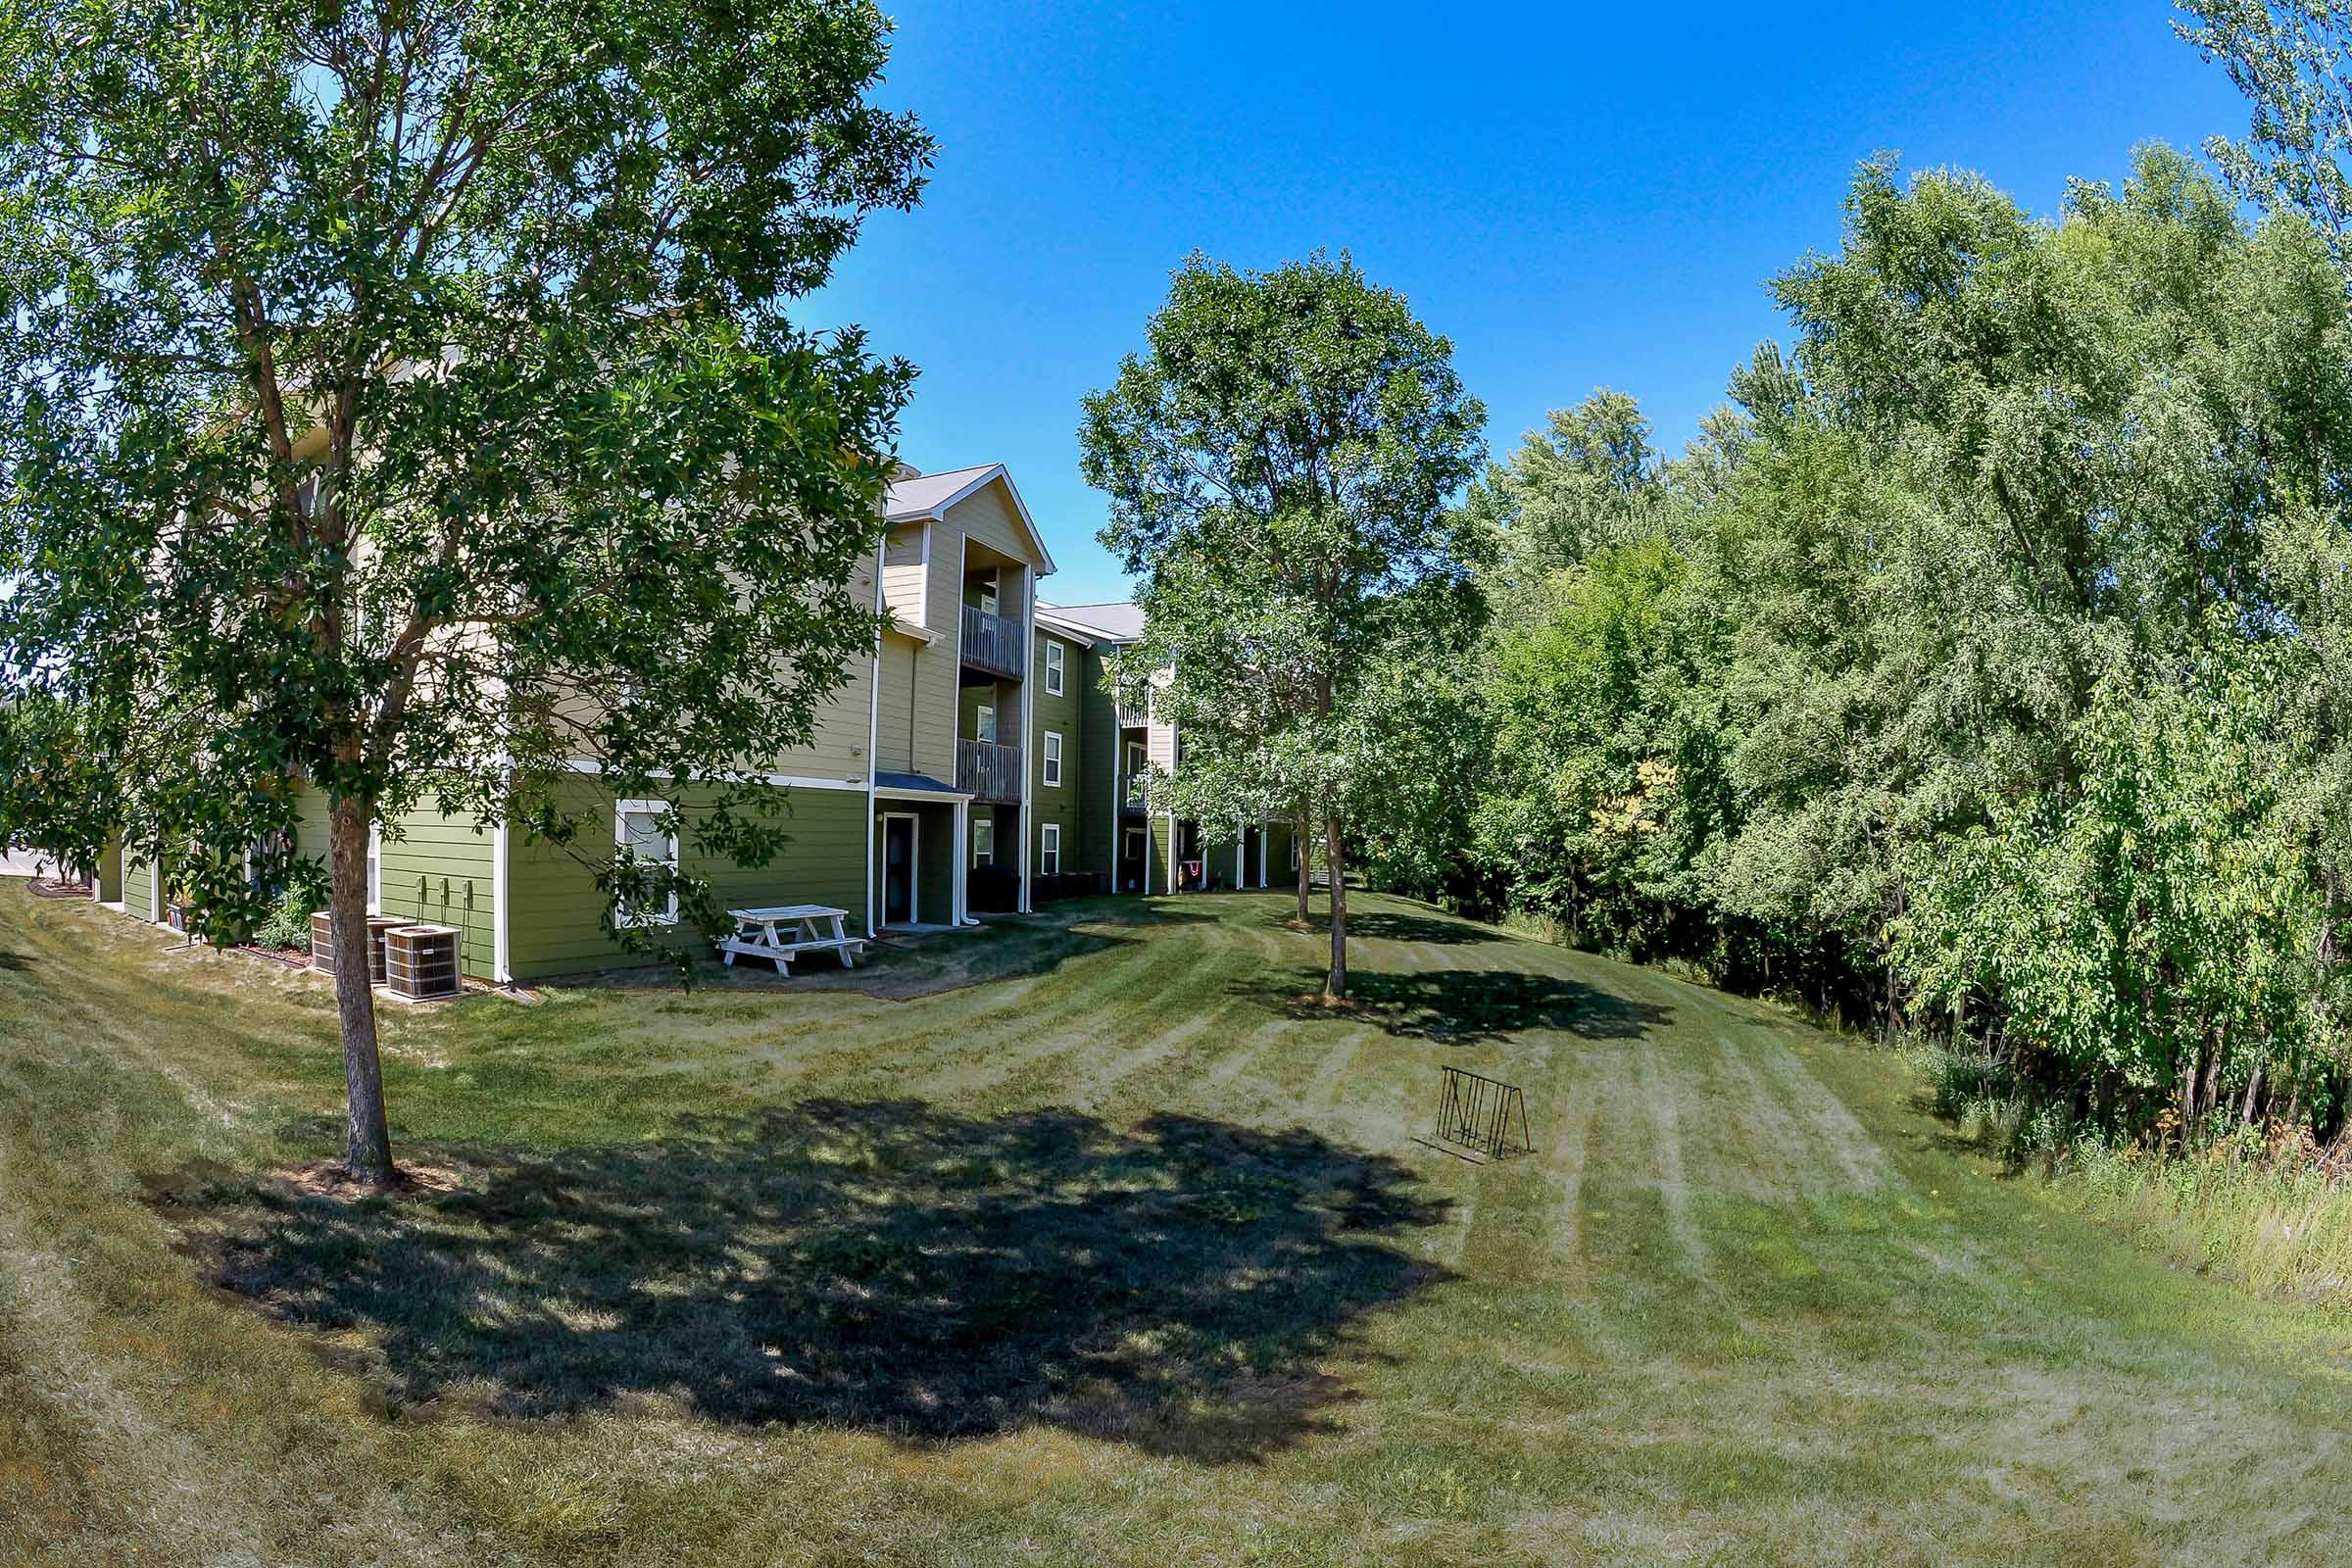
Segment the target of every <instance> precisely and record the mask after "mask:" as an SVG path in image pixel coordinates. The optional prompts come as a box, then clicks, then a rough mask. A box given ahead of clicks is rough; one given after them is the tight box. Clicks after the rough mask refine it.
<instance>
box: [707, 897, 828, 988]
mask: <svg viewBox="0 0 2352 1568" xmlns="http://www.w3.org/2000/svg"><path fill="white" fill-rule="evenodd" d="M727 913H728V914H729V915H730V916H732V917H733V919H734V921H735V934H734V935H733V936H732V937H729V938H728V939H727V940H725V941H724V942H721V943H720V944H719V945H718V947H719V951H720V952H721V953H723V954H725V955H726V961H727V962H728V963H729V964H733V963H734V961H735V959H736V958H737V957H738V956H742V957H746V958H767V959H770V960H772V961H773V962H774V963H775V966H776V973H778V974H789V973H791V971H792V960H793V959H794V958H796V957H798V956H800V955H802V954H804V953H814V952H817V951H819V950H823V951H829V952H833V953H838V954H840V955H841V966H842V967H843V968H845V969H855V968H856V967H858V962H857V955H858V954H860V953H863V952H864V951H865V939H864V938H863V937H854V936H851V935H850V934H849V933H848V932H847V931H845V930H844V929H843V928H842V921H844V920H846V919H848V918H849V914H850V911H849V910H847V909H836V908H834V907H832V906H831V905H827V904H780V905H776V906H774V907H767V908H759V909H729V910H728V911H727Z"/></svg>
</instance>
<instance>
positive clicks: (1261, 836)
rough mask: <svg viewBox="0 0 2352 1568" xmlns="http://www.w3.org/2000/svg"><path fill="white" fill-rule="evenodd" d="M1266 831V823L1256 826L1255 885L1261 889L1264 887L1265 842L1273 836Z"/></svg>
mask: <svg viewBox="0 0 2352 1568" xmlns="http://www.w3.org/2000/svg"><path fill="white" fill-rule="evenodd" d="M1266 829H1267V824H1266V823H1264V822H1260V823H1258V824H1257V885H1258V886H1259V887H1261V888H1262V887H1264V886H1265V885H1266V840H1267V839H1269V838H1271V837H1272V836H1273V835H1272V834H1270V833H1269V832H1267V831H1266Z"/></svg>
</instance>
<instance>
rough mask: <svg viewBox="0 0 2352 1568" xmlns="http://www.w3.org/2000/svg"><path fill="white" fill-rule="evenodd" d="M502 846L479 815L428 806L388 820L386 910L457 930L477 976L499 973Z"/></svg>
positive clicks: (467, 964) (384, 877)
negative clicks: (446, 813) (445, 811)
mask: <svg viewBox="0 0 2352 1568" xmlns="http://www.w3.org/2000/svg"><path fill="white" fill-rule="evenodd" d="M497 844H498V841H497V839H496V837H495V836H494V830H493V828H492V825H491V824H490V823H489V822H488V821H487V820H485V819H483V818H481V817H476V816H444V815H442V814H441V813H440V812H439V811H437V810H434V809H430V808H424V809H417V810H414V811H410V812H408V813H407V814H405V815H403V816H399V817H395V818H392V819H390V820H387V821H386V822H385V823H384V830H383V872H382V882H381V887H382V892H383V900H382V906H381V908H382V912H383V913H385V914H387V915H391V916H394V917H396V918H402V919H410V920H416V921H417V922H419V923H423V924H430V925H446V926H455V927H456V928H457V929H458V930H459V931H460V932H461V933H463V938H462V940H461V942H460V944H459V954H460V956H461V958H462V960H463V962H464V966H465V970H466V973H467V974H470V975H481V976H488V975H494V974H495V973H496V972H497V963H498V911H497V909H496V907H495V905H496V902H497V901H496V897H495V895H496V893H497V889H498V865H497Z"/></svg>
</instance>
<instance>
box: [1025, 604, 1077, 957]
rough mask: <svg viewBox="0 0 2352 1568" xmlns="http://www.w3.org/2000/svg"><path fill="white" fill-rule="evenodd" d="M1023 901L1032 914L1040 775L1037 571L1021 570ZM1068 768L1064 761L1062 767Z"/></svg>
mask: <svg viewBox="0 0 2352 1568" xmlns="http://www.w3.org/2000/svg"><path fill="white" fill-rule="evenodd" d="M1021 670H1022V674H1021V899H1020V904H1019V906H1018V907H1019V909H1020V911H1021V912H1022V913H1023V914H1027V913H1028V912H1029V841H1030V840H1031V839H1033V838H1035V837H1037V821H1036V817H1035V816H1034V814H1033V808H1032V805H1031V802H1032V801H1033V799H1034V792H1033V790H1032V788H1031V785H1030V781H1031V780H1032V779H1033V778H1035V777H1036V776H1037V769H1038V765H1039V763H1038V738H1037V730H1036V728H1035V722H1036V713H1037V568H1036V567H1035V566H1023V567H1022V568H1021ZM1063 765H1064V766H1067V765H1068V764H1067V763H1066V762H1065V763H1064V764H1063Z"/></svg>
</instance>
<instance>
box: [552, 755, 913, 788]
mask: <svg viewBox="0 0 2352 1568" xmlns="http://www.w3.org/2000/svg"><path fill="white" fill-rule="evenodd" d="M564 769H565V770H566V771H568V772H573V773H584V774H587V775H588V776H589V777H591V778H601V777H602V776H604V772H605V764H604V763H602V762H599V761H595V760H590V759H588V758H585V757H575V758H573V759H572V760H570V761H567V762H565V763H564ZM645 776H646V777H647V778H660V779H668V780H670V781H672V782H673V783H674V782H676V781H677V777H678V775H677V774H676V773H674V772H672V771H670V770H669V769H668V768H665V767H657V768H653V769H651V770H649V771H648V772H647V773H646V775H645ZM686 782H687V783H689V784H770V785H773V786H775V787H776V788H778V789H792V790H857V791H858V792H860V793H863V792H864V791H865V790H866V789H867V788H868V787H869V786H868V781H867V780H866V779H863V778H809V777H807V776H805V775H802V774H799V773H704V774H698V775H696V776H695V777H692V778H689V779H687V780H686Z"/></svg>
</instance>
